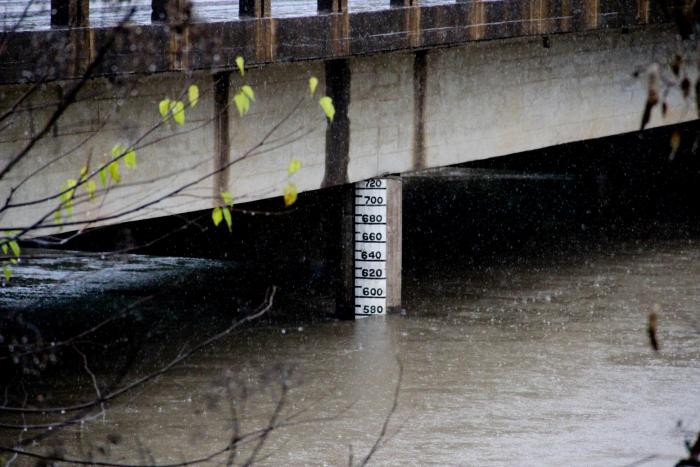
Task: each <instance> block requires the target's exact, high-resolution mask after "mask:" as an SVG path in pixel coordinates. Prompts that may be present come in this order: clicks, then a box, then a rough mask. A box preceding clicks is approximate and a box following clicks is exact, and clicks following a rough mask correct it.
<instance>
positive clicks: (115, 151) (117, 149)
mask: <svg viewBox="0 0 700 467" xmlns="http://www.w3.org/2000/svg"><path fill="white" fill-rule="evenodd" d="M123 152H124V148H123V147H122V145H121V144H115V145H114V146H113V147H112V156H113V157H119V156H121V155H122V153H123Z"/></svg>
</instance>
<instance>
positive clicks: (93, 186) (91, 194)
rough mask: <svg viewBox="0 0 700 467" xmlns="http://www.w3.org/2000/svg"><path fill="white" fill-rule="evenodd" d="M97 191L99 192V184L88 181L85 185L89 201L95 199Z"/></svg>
mask: <svg viewBox="0 0 700 467" xmlns="http://www.w3.org/2000/svg"><path fill="white" fill-rule="evenodd" d="M95 190H97V183H95V180H88V182H87V183H86V184H85V191H87V194H88V199H89V200H90V201H92V200H93V199H94V198H95Z"/></svg>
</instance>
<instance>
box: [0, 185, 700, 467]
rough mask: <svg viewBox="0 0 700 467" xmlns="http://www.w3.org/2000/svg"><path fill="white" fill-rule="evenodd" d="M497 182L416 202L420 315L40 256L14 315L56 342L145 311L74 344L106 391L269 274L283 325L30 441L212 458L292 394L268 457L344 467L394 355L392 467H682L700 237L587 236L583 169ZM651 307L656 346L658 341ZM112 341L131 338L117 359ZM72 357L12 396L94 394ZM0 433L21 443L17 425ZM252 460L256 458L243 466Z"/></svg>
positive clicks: (195, 337) (411, 205) (196, 265)
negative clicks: (58, 335) (338, 313)
mask: <svg viewBox="0 0 700 467" xmlns="http://www.w3.org/2000/svg"><path fill="white" fill-rule="evenodd" d="M501 175H502V174H501ZM484 180H485V179H484V178H483V177H481V178H480V179H479V180H477V181H474V180H471V181H469V180H467V182H465V180H464V178H461V179H459V180H456V181H453V182H450V183H452V185H451V187H452V188H450V189H449V190H447V191H445V192H436V191H435V189H434V188H435V187H432V188H430V189H426V188H425V187H423V188H421V189H420V190H416V191H413V192H411V191H410V190H409V191H408V193H407V197H406V200H407V201H408V205H407V208H406V209H407V212H409V213H411V217H410V218H409V219H407V223H406V226H407V232H406V233H405V235H406V238H407V239H408V240H409V241H408V242H406V243H405V245H406V248H407V252H406V256H405V273H404V305H405V308H406V311H405V312H403V313H401V314H396V315H390V316H387V317H385V318H376V319H364V320H358V321H354V322H341V321H335V320H333V319H330V318H328V316H329V315H330V314H331V313H332V305H331V303H332V302H331V301H329V300H327V298H328V297H327V295H328V294H326V296H325V297H324V294H323V293H319V294H315V295H314V296H313V299H310V298H308V296H307V294H306V292H307V291H308V287H307V284H306V283H300V282H303V281H297V282H294V281H293V280H291V279H289V278H284V279H283V281H282V283H280V282H278V281H277V280H278V279H280V278H273V279H270V278H267V279H263V278H261V277H260V276H256V275H251V274H250V273H249V271H244V270H243V269H242V267H241V266H240V264H237V263H233V262H225V261H216V260H196V259H183V258H149V257H144V256H122V257H118V258H109V257H108V258H100V257H99V256H94V257H89V258H76V257H74V256H73V255H71V254H70V253H63V254H56V253H51V254H48V253H46V254H48V255H49V257H46V258H44V259H41V258H38V259H32V260H28V261H25V262H24V263H23V264H22V265H20V266H19V267H17V268H16V271H15V275H16V278H17V280H16V283H15V284H16V286H14V287H12V288H8V289H3V290H2V291H1V292H0V306H2V307H3V309H5V310H16V309H24V310H26V311H28V313H27V316H29V317H30V319H32V320H34V321H36V322H38V323H41V324H43V325H45V327H46V328H51V326H53V328H52V329H54V330H63V332H66V333H69V332H72V331H73V330H80V329H84V328H85V327H86V326H87V325H88V324H87V321H90V323H95V322H99V321H100V320H101V319H109V317H110V316H113V315H114V314H115V313H118V312H119V311H120V310H123V309H124V307H126V306H129V304H132V303H134V302H135V301H138V300H142V301H143V303H142V304H141V305H139V308H138V313H134V314H133V315H129V316H128V317H124V318H120V319H119V320H116V322H114V323H111V326H110V330H109V331H108V332H109V335H107V334H99V333H98V335H96V336H94V337H93V338H91V339H86V340H84V341H80V342H78V343H77V346H78V347H79V349H80V350H82V352H84V353H85V354H86V355H87V356H88V360H89V363H90V369H91V370H92V371H94V372H95V373H96V375H97V377H98V379H99V382H100V387H101V388H102V389H103V390H107V388H110V387H111V388H114V387H118V386H119V385H120V384H122V383H123V382H124V381H129V380H132V379H133V378H135V377H137V376H138V375H143V374H147V373H148V372H150V371H153V370H154V369H157V368H160V367H162V366H163V365H164V364H165V363H167V362H169V361H170V360H171V359H172V358H173V357H174V356H176V355H177V354H178V353H179V352H182V351H185V350H186V349H188V348H191V347H192V346H193V345H195V344H196V343H197V342H201V341H202V340H203V339H205V338H206V337H207V336H210V335H212V334H214V333H216V332H218V331H219V330H221V329H223V328H225V327H226V326H227V325H228V324H230V323H231V321H232V320H235V319H236V318H237V317H239V316H241V315H243V314H245V313H246V312H248V311H250V310H253V309H255V307H256V306H257V305H258V304H259V302H260V301H261V300H262V297H263V292H264V290H265V288H266V286H267V285H269V284H270V283H271V282H273V281H274V282H275V283H277V284H278V285H280V286H281V290H280V292H279V294H278V296H277V297H276V302H275V306H274V308H273V310H272V311H271V314H270V315H268V316H266V317H264V318H262V319H260V320H258V321H257V322H256V323H253V324H251V325H250V326H247V327H245V328H243V329H241V330H239V331H237V332H235V333H233V334H231V335H229V336H227V337H225V338H223V339H222V340H220V341H218V342H216V343H215V344H214V345H213V346H211V347H208V348H207V349H206V350H205V351H203V352H201V353H198V354H196V355H194V356H193V357H192V358H190V359H189V360H187V361H186V362H185V363H183V364H180V365H178V366H176V367H175V368H174V369H173V370H172V371H170V372H169V373H167V374H165V375H163V376H160V377H158V378H157V379H155V380H154V381H151V382H149V383H148V384H146V385H143V386H141V387H139V388H138V389H136V390H134V391H131V392H129V393H127V394H126V395H125V396H123V397H120V398H118V399H117V400H116V401H114V402H113V403H112V404H109V405H108V406H107V408H106V411H105V412H104V413H103V414H100V415H99V416H97V417H95V418H94V419H92V420H91V421H88V422H85V423H82V424H78V425H75V426H71V427H68V428H66V429H63V430H58V432H57V433H55V434H51V436H49V437H48V438H46V439H45V440H43V441H41V442H40V443H38V444H37V445H30V446H28V449H32V450H35V451H41V452H49V449H50V447H51V446H55V445H57V444H61V445H62V446H63V447H64V448H65V450H66V455H70V456H72V457H82V458H86V456H88V457H89V458H92V459H96V460H100V459H109V460H111V461H114V462H121V463H153V462H154V460H157V461H158V462H159V463H167V462H180V461H182V460H185V459H192V458H198V457H202V456H206V455H207V454H209V453H212V452H215V451H216V450H217V449H220V448H221V447H222V446H225V445H226V443H227V442H229V441H230V439H231V437H232V432H233V430H234V426H233V425H232V420H233V419H234V418H235V419H236V420H237V421H238V422H239V424H240V426H239V429H240V433H245V432H251V431H255V430H260V429H264V428H265V427H266V426H267V424H268V423H269V420H270V418H271V417H272V416H273V415H274V414H275V407H276V405H277V402H278V401H279V399H280V397H281V394H282V393H283V388H284V387H287V386H289V388H290V390H289V393H288V394H287V395H286V399H285V403H284V405H283V409H282V413H281V414H280V416H279V418H278V419H277V421H278V422H279V423H282V426H281V427H279V428H278V429H276V430H274V431H273V432H272V433H271V435H270V437H269V439H268V440H267V441H266V443H265V445H264V447H263V449H262V451H261V452H260V453H259V457H258V459H260V463H262V464H264V465H347V461H348V456H349V453H350V452H352V453H353V455H354V458H355V460H359V459H361V457H362V456H363V455H365V454H366V453H367V452H368V450H369V449H370V447H371V446H372V444H373V443H374V442H375V440H376V437H377V435H378V433H379V432H380V430H381V428H382V425H383V423H384V420H385V417H386V416H387V414H388V413H389V410H390V407H391V405H392V401H393V393H394V390H395V387H396V383H397V377H398V374H399V373H398V372H399V370H398V365H397V359H399V360H400V362H401V364H402V365H403V368H404V373H403V381H402V384H401V387H400V395H399V399H398V409H397V411H396V413H394V414H393V417H392V419H391V423H390V424H389V427H388V431H387V437H386V439H385V442H384V444H383V446H382V447H381V449H380V450H379V451H378V453H377V454H376V457H375V459H374V460H375V464H376V465H425V464H435V465H532V466H540V465H557V466H559V465H567V466H568V465H572V466H591V465H601V466H608V465H625V464H628V463H632V462H634V461H638V460H640V459H644V458H647V457H649V456H653V457H649V459H648V462H646V463H645V464H644V465H656V466H667V465H671V464H672V463H674V462H675V461H677V460H678V459H679V458H680V457H682V456H683V455H684V454H685V453H684V447H683V441H684V436H685V435H686V433H690V432H692V431H693V430H695V432H696V433H697V431H698V430H700V345H698V344H699V339H700V337H699V336H700V333H699V331H700V314H698V308H699V307H700V281H698V277H700V242H699V241H697V240H694V239H693V238H694V237H693V236H692V235H688V234H687V232H688V231H691V230H692V225H691V226H690V227H688V225H685V226H680V227H679V226H677V225H672V224H668V226H667V227H661V226H660V225H659V224H658V223H655V224H654V228H653V229H648V228H645V229H641V230H635V229H631V230H628V231H627V234H624V235H623V234H620V233H619V232H617V231H615V232H613V233H611V230H615V229H599V230H598V234H597V235H592V234H591V233H590V232H591V226H595V225H596V222H598V223H601V222H602V221H601V217H596V216H600V212H599V211H596V210H595V209H591V206H590V205H586V203H584V202H581V200H575V199H572V198H568V197H567V196H565V194H566V193H569V192H571V191H575V190H578V189H580V185H578V183H579V181H577V180H578V179H576V178H575V177H573V178H572V177H559V178H557V177H539V178H537V177H534V178H531V179H527V178H525V179H523V180H518V179H517V178H514V177H508V176H499V177H495V178H492V179H490V180H487V181H484ZM533 180H534V181H533ZM421 183H430V182H420V181H416V182H415V184H416V185H415V186H418V187H421V186H422V185H421ZM588 188H590V187H588ZM545 192H546V193H548V194H549V195H548V196H545V197H542V196H539V197H538V196H532V195H533V193H534V194H535V195H537V194H542V193H545ZM593 192H595V190H594V189H593V190H588V191H586V193H588V194H589V195H590V193H593ZM423 193H432V196H434V197H440V196H442V198H441V199H440V202H439V203H438V204H437V205H438V206H439V207H440V209H439V210H438V211H439V212H437V211H432V212H430V211H420V208H421V205H422V204H421V203H425V205H429V204H428V203H429V201H430V200H429V199H423V198H421V196H422V194H423ZM419 195H421V196H419ZM589 195H586V196H589ZM434 199H435V198H433V201H434ZM477 199H480V200H482V201H481V204H479V203H478V202H477V201H476V200H477ZM484 200H486V201H484ZM533 200H534V201H533ZM596 202H597V201H596ZM528 203H529V204H528ZM494 206H495V207H494ZM597 206H598V207H600V206H599V205H597ZM411 209H413V211H411ZM635 215H636V214H635ZM460 216H461V217H460ZM494 219H495V220H494ZM615 222H618V223H619V222H620V218H615V219H614V220H613V221H612V223H615ZM625 222H629V219H627V220H625ZM645 222H646V221H645V220H644V219H640V220H639V224H638V225H643V224H645ZM646 227H648V226H646ZM674 229H677V230H674ZM650 230H653V231H654V232H655V233H650ZM641 231H644V233H643V234H642V235H640V234H639V232H641ZM504 232H505V233H504ZM630 232H632V233H630ZM635 232H636V233H635ZM509 236H510V237H512V238H513V239H514V240H513V241H512V242H510V243H508V238H509ZM419 247H420V248H419ZM34 253H35V254H36V253H39V252H34ZM56 255H58V260H57V259H56ZM301 277H308V276H304V275H301ZM319 283H321V284H322V283H323V282H319ZM656 303H658V304H659V305H661V308H662V312H661V313H660V318H659V339H660V343H661V352H660V353H659V354H654V352H653V351H652V350H651V349H650V346H649V343H648V341H647V337H646V319H647V315H648V313H649V310H650V309H651V308H652V306H653V305H654V304H656ZM290 310H294V311H295V314H293V315H291V316H290ZM310 310H313V311H310ZM299 312H301V314H299ZM87 317H90V318H91V319H90V320H88V319H87ZM51 323H53V325H51ZM56 323H60V326H56ZM68 330H70V331H68ZM115 336H122V337H123V339H122V340H121V341H119V343H118V344H114V345H113V346H108V347H104V346H103V345H102V344H103V343H104V342H106V340H105V339H107V338H109V339H110V340H111V341H112V340H114V337H115ZM127 338H128V339H127ZM58 362H59V365H53V366H52V365H50V366H49V369H48V370H46V371H44V372H43V373H42V374H41V376H40V377H38V378H36V377H34V376H32V375H28V376H23V377H21V378H19V377H16V378H15V376H13V379H12V380H9V378H8V379H5V380H4V381H3V384H4V385H7V386H8V387H11V388H12V391H13V392H12V391H11V392H10V394H11V395H14V397H19V396H22V397H23V396H25V395H26V397H27V398H28V400H29V401H30V403H35V404H36V403H38V402H36V401H37V398H38V397H39V396H41V397H43V398H44V400H47V401H48V402H49V403H55V402H61V403H71V402H77V401H80V400H84V399H85V398H90V397H94V392H95V391H94V386H93V384H92V381H91V379H90V378H89V377H88V375H87V373H86V371H85V370H84V367H83V361H82V360H81V359H80V358H79V355H78V354H77V353H76V352H74V351H73V350H72V349H71V348H66V349H65V350H64V351H63V352H62V353H59V354H58ZM71 362H72V363H71ZM76 362H77V363H76ZM123 368H128V370H129V371H128V373H127V374H122V372H121V370H122V369H123ZM8 374H9V373H5V376H7V375H8ZM23 383H25V384H24V386H23ZM24 390H26V394H25V393H24ZM18 395H19V396H18ZM11 397H12V396H11ZM231 401H234V403H233V404H232V403H231ZM14 402H16V400H15V401H14ZM232 414H235V415H236V416H235V417H234V416H233V415H232ZM13 420H14V421H15V422H16V421H17V420H16V419H12V417H9V418H8V417H2V420H0V421H3V422H7V421H13ZM43 420H46V418H44V417H41V416H40V417H37V418H36V419H32V420H31V421H32V422H39V421H43ZM679 421H681V422H682V424H681V426H680V427H679V426H678V422H679ZM115 433H118V434H119V435H120V438H118V440H119V442H118V443H117V444H114V443H111V442H109V439H112V440H115V439H116V438H114V437H111V438H108V435H113V434H115ZM22 436H23V437H27V436H29V434H23V435H22ZM0 439H2V441H3V442H4V443H8V442H10V443H11V442H14V441H15V440H16V439H17V435H16V433H15V432H12V431H8V430H2V431H0ZM254 449H255V443H247V444H244V447H243V452H241V453H240V455H239V456H238V457H237V461H238V462H239V463H244V462H245V460H246V459H247V456H249V455H250V454H251V453H252V452H253V451H254ZM225 454H226V453H225ZM151 456H152V457H151ZM217 459H219V458H217Z"/></svg>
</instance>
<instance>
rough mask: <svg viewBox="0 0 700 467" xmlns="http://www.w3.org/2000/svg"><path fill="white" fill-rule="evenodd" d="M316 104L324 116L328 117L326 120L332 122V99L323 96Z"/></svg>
mask: <svg viewBox="0 0 700 467" xmlns="http://www.w3.org/2000/svg"><path fill="white" fill-rule="evenodd" d="M318 103H319V105H320V106H321V108H322V109H323V112H324V113H325V114H326V117H328V120H330V121H331V122H332V121H333V117H334V116H335V107H334V106H333V99H331V98H330V97H328V96H323V97H322V98H321V99H319V101H318Z"/></svg>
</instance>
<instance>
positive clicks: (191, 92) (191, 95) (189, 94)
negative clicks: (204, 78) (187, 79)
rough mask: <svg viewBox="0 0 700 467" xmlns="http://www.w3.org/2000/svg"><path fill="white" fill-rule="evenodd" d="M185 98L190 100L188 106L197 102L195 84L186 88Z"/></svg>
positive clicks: (197, 96) (197, 93)
mask: <svg viewBox="0 0 700 467" xmlns="http://www.w3.org/2000/svg"><path fill="white" fill-rule="evenodd" d="M187 100H189V101H190V107H196V106H197V103H198V102H199V87H197V85H196V84H192V85H190V87H189V88H187Z"/></svg>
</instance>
